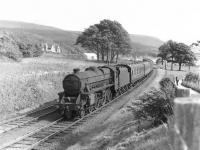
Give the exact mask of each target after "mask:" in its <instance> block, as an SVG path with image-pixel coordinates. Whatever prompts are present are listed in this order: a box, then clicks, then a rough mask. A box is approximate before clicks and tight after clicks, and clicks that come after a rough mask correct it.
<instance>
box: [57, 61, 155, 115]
mask: <svg viewBox="0 0 200 150" xmlns="http://www.w3.org/2000/svg"><path fill="white" fill-rule="evenodd" d="M152 69H153V63H152V61H150V60H145V61H143V62H140V63H137V64H117V65H109V66H100V67H89V68H86V69H85V71H82V72H80V71H77V70H76V69H75V70H74V73H72V74H69V75H67V76H66V77H65V78H64V80H63V89H64V91H63V92H61V93H59V94H58V95H59V101H58V107H59V112H60V113H61V114H62V115H64V116H65V117H66V118H67V119H72V118H74V117H75V116H80V117H83V116H84V115H85V114H87V113H90V112H91V111H93V110H95V109H97V108H98V107H101V106H103V105H105V104H106V103H108V102H109V101H111V100H112V99H113V97H117V96H119V95H120V94H122V93H124V92H125V91H127V90H128V89H129V88H131V86H133V85H134V83H135V82H137V81H139V80H140V79H142V78H144V77H145V76H146V75H147V74H149V73H150V72H151V71H152Z"/></svg>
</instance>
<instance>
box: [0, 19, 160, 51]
mask: <svg viewBox="0 0 200 150" xmlns="http://www.w3.org/2000/svg"><path fill="white" fill-rule="evenodd" d="M0 30H1V31H2V30H3V31H5V32H7V33H9V34H10V35H11V36H13V38H14V39H15V40H16V41H17V42H18V43H23V45H27V44H28V43H31V45H33V47H34V45H39V44H41V43H44V42H47V43H57V44H59V45H60V47H61V49H62V53H64V54H77V53H82V52H84V49H81V48H79V47H77V46H75V45H74V43H75V41H76V38H77V37H78V35H79V34H80V33H81V32H79V31H65V30H61V29H58V28H54V27H49V26H43V25H38V24H33V23H25V22H14V21H0ZM130 37H131V40H132V47H133V50H134V51H136V54H137V55H155V53H157V48H158V47H159V46H160V45H161V44H162V43H163V42H162V41H161V40H159V39H157V38H154V37H150V36H143V35H134V34H131V35H130Z"/></svg>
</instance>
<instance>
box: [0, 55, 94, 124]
mask: <svg viewBox="0 0 200 150" xmlns="http://www.w3.org/2000/svg"><path fill="white" fill-rule="evenodd" d="M90 65H98V64H97V63H93V62H85V61H75V60H67V59H65V58H62V57H58V56H57V57H54V58H52V57H41V58H30V59H24V60H23V61H22V62H20V63H8V62H2V63H1V64H0V68H1V74H0V120H2V119H5V118H7V117H8V116H9V115H10V114H13V113H17V112H19V111H20V110H24V109H26V108H30V107H37V106H39V105H41V104H44V103H45V102H49V101H52V100H54V99H56V98H57V93H58V92H60V91H62V80H63V78H64V76H65V75H66V74H68V73H69V72H72V70H73V68H76V67H79V68H81V69H84V68H85V67H87V66H90Z"/></svg>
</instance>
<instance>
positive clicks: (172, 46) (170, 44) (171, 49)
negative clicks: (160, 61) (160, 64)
mask: <svg viewBox="0 0 200 150" xmlns="http://www.w3.org/2000/svg"><path fill="white" fill-rule="evenodd" d="M167 45H168V47H169V49H168V51H169V54H170V56H169V58H170V59H169V60H168V61H169V62H171V70H173V64H174V63H175V60H174V59H175V56H176V55H177V48H178V43H176V42H175V41H172V40H169V41H168V42H167Z"/></svg>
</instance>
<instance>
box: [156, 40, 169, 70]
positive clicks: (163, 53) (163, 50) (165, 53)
mask: <svg viewBox="0 0 200 150" xmlns="http://www.w3.org/2000/svg"><path fill="white" fill-rule="evenodd" d="M169 54H170V52H169V45H168V44H167V43H164V44H163V45H161V46H160V47H159V53H158V55H157V56H158V57H160V58H161V59H162V65H163V61H165V70H166V61H167V60H168V58H169Z"/></svg>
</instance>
